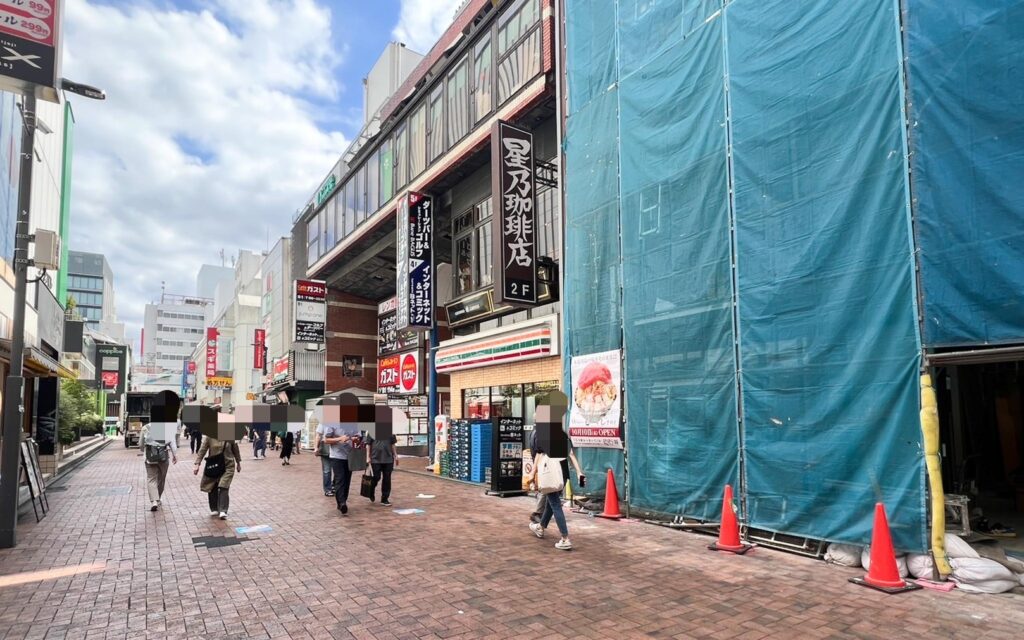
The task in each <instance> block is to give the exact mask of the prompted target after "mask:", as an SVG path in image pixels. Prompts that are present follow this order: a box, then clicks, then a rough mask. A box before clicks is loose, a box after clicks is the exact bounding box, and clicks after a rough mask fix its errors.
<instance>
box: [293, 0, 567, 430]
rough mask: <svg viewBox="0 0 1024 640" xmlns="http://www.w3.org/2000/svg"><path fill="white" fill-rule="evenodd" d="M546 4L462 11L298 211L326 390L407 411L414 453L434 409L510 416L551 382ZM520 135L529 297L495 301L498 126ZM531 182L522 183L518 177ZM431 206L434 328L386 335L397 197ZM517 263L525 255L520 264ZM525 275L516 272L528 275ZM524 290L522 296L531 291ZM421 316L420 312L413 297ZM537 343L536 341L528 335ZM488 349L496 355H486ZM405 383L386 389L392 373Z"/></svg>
mask: <svg viewBox="0 0 1024 640" xmlns="http://www.w3.org/2000/svg"><path fill="white" fill-rule="evenodd" d="M552 8H553V6H552V2H551V0H517V1H515V2H505V3H500V4H497V3H493V2H490V1H488V0H470V1H468V2H465V3H464V4H463V6H462V8H461V10H460V11H459V13H458V15H457V16H456V17H455V19H454V22H453V23H452V24H451V25H450V27H449V28H448V29H447V30H446V31H445V32H444V34H443V35H442V36H441V38H440V40H439V41H438V43H437V44H436V45H435V46H434V47H433V48H432V49H431V51H430V52H429V53H428V54H427V55H426V57H425V58H424V59H423V60H421V61H420V62H419V63H418V64H417V66H416V67H415V69H414V70H413V71H412V72H411V73H410V75H409V76H408V77H407V78H405V79H404V81H403V82H402V84H401V85H400V86H399V87H398V88H397V89H396V90H395V91H392V92H391V95H390V97H389V98H388V99H387V100H386V101H385V102H384V104H383V105H382V106H381V108H380V109H379V111H378V112H377V114H376V118H375V121H372V122H370V123H368V126H367V127H366V128H365V129H364V132H363V134H361V135H360V136H359V137H358V138H357V140H356V141H355V143H354V144H353V146H352V147H351V148H350V149H349V150H348V151H347V152H346V154H345V155H344V156H343V157H342V161H341V162H340V163H339V165H338V166H337V167H336V168H335V170H334V171H333V172H332V173H331V174H330V175H329V176H328V177H327V178H326V179H325V180H324V181H323V183H322V185H321V187H320V188H319V189H317V191H316V192H315V193H314V195H313V196H312V198H311V200H310V201H309V203H308V205H307V206H306V207H305V209H304V210H303V212H302V214H301V215H300V217H299V223H300V225H299V228H297V229H296V232H295V233H293V242H294V243H295V244H296V253H300V252H299V250H298V247H300V246H303V247H305V249H306V251H305V257H306V264H305V265H303V266H304V267H305V274H306V276H307V277H309V278H314V279H320V280H324V281H326V282H327V285H328V288H329V289H328V296H329V299H328V305H329V306H328V319H327V345H326V353H327V362H326V389H327V391H328V392H334V391H338V390H343V389H350V388H352V389H366V390H369V391H371V392H380V393H381V394H384V393H387V394H389V395H392V396H398V397H394V398H392V399H391V403H392V405H406V406H408V407H409V410H408V415H409V417H410V421H409V424H410V427H409V431H408V433H402V434H400V440H401V441H400V444H401V445H403V446H412V447H422V448H423V449H426V446H427V443H428V442H430V441H431V439H428V434H429V432H430V430H431V429H432V425H433V417H434V415H435V414H446V415H450V416H454V417H458V418H461V417H467V418H469V417H480V416H486V417H498V416H518V417H521V418H523V420H524V421H525V422H526V423H527V424H531V423H532V422H533V418H534V416H533V408H534V406H535V404H536V400H537V398H538V397H539V396H540V395H541V394H543V393H545V392H547V391H549V390H551V389H558V388H560V387H561V378H562V361H561V358H560V357H559V355H558V354H559V350H558V345H559V339H558V335H559V328H560V320H559V317H560V311H561V309H560V305H559V302H558V287H557V265H558V262H559V260H560V253H561V251H560V247H561V235H560V234H561V214H560V209H559V202H560V196H559V190H558V180H557V171H556V169H555V166H554V164H552V161H554V160H556V158H557V156H558V148H559V145H558V138H557V123H556V117H555V114H556V111H557V105H556V103H557V101H556V98H555V94H556V91H555V87H556V77H557V72H556V65H555V60H556V56H555V40H554V35H555V31H554V21H553V18H552ZM499 122H505V123H510V124H512V125H514V126H516V127H518V128H520V129H521V130H522V131H524V132H525V133H526V134H527V135H532V145H531V146H530V149H529V151H528V154H529V156H530V157H531V158H532V160H533V161H535V164H536V168H537V179H536V183H535V185H536V190H537V191H536V193H535V194H532V195H535V203H536V205H535V208H536V228H535V229H534V230H533V231H535V233H534V234H533V235H532V237H531V242H532V245H533V246H532V249H533V252H532V253H531V256H535V258H536V264H537V265H542V266H541V268H540V269H538V274H537V282H536V285H537V286H536V290H537V293H538V295H537V299H536V300H535V304H531V305H530V306H526V307H521V308H513V307H512V306H510V305H506V304H499V303H496V302H495V300H496V297H495V292H494V278H495V275H496V270H500V269H503V268H504V267H505V266H506V265H505V264H498V263H497V261H496V258H495V256H496V255H501V249H502V248H503V243H502V242H501V241H499V243H498V244H497V245H495V241H494V239H493V238H494V236H495V234H496V231H500V230H501V229H503V228H504V216H503V215H502V211H503V209H502V205H503V199H502V194H501V193H500V192H498V193H496V192H495V191H494V190H493V189H492V182H493V181H494V178H495V174H496V173H497V172H498V168H497V167H496V166H494V165H493V164H492V163H493V160H492V148H493V146H494V144H495V143H496V141H497V135H496V134H495V133H494V131H495V128H496V125H497V123H499ZM531 178H532V176H531ZM410 193H416V194H422V195H424V196H427V197H429V198H430V201H431V202H432V215H431V218H432V220H431V222H432V234H431V235H430V236H429V237H428V238H427V240H428V242H429V244H430V245H432V246H431V250H432V256H431V258H430V260H431V261H432V267H433V273H432V281H433V283H434V291H433V294H434V304H435V305H436V306H434V308H433V314H431V315H433V316H434V317H433V321H432V322H430V324H429V326H427V327H425V328H424V329H423V330H419V331H408V332H400V331H393V330H392V329H393V322H394V320H395V313H396V308H395V307H396V305H395V304H393V303H392V302H391V299H392V298H393V297H394V296H395V295H396V293H397V287H396V283H397V275H396V273H397V270H398V268H399V267H402V268H404V265H399V264H398V256H399V253H400V252H401V251H402V249H403V247H402V246H401V242H400V236H401V234H399V233H398V231H397V230H398V227H399V226H401V225H404V224H406V223H407V220H406V218H405V216H404V215H399V211H406V210H407V209H406V205H405V202H406V201H407V197H408V194H410ZM531 260H532V258H531ZM533 266H535V265H534V264H532V262H531V267H533ZM531 293H532V292H531ZM426 306H427V307H428V309H429V308H430V307H431V303H429V302H427V303H426ZM538 336H539V337H538ZM499 343H500V345H501V348H500V350H499V351H500V353H499V356H500V357H499V356H495V355H494V353H495V349H494V345H495V344H499ZM399 363H401V365H402V369H403V370H402V372H401V373H402V375H401V376H400V377H401V379H402V380H403V382H404V383H405V384H401V385H396V384H395V380H396V379H398V378H399V376H398V375H397V374H398V373H399V369H398V368H399Z"/></svg>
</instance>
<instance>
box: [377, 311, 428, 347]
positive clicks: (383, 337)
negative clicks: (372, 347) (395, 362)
mask: <svg viewBox="0 0 1024 640" xmlns="http://www.w3.org/2000/svg"><path fill="white" fill-rule="evenodd" d="M420 342H421V340H420V333H419V332H418V331H408V330H406V331H399V330H398V316H396V315H395V314H394V313H389V314H387V315H384V316H380V317H379V318H377V355H379V356H386V355H388V354H390V353H398V352H400V351H411V350H413V349H417V348H419V346H420Z"/></svg>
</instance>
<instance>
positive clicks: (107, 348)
mask: <svg viewBox="0 0 1024 640" xmlns="http://www.w3.org/2000/svg"><path fill="white" fill-rule="evenodd" d="M0 5H2V2H0ZM96 362H97V363H98V364H99V366H98V367H97V368H96V381H97V382H99V383H100V389H103V390H104V391H112V392H113V393H115V394H121V393H124V391H125V388H124V380H125V375H127V373H128V347H126V346H124V345H119V344H98V345H96Z"/></svg>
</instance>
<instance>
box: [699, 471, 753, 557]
mask: <svg viewBox="0 0 1024 640" xmlns="http://www.w3.org/2000/svg"><path fill="white" fill-rule="evenodd" d="M752 548H753V545H749V544H743V543H742V542H740V525H739V523H738V522H737V521H736V512H735V511H733V508H732V485H728V484H727V485H725V494H724V495H723V496H722V524H721V526H719V527H718V542H716V543H715V544H709V545H708V549H711V550H712V551H728V552H730V553H737V554H739V555H743V554H744V553H746V552H748V551H750V550H751V549H752Z"/></svg>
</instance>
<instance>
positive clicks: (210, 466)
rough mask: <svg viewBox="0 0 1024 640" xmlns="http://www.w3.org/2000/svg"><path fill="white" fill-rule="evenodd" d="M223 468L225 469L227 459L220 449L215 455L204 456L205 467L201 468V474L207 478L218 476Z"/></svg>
mask: <svg viewBox="0 0 1024 640" xmlns="http://www.w3.org/2000/svg"><path fill="white" fill-rule="evenodd" d="M225 469H227V460H226V459H225V458H224V452H223V451H222V452H220V453H218V454H217V455H215V456H207V457H206V468H205V469H203V475H204V476H206V477H207V478H219V477H221V476H222V475H224V471H225Z"/></svg>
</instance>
